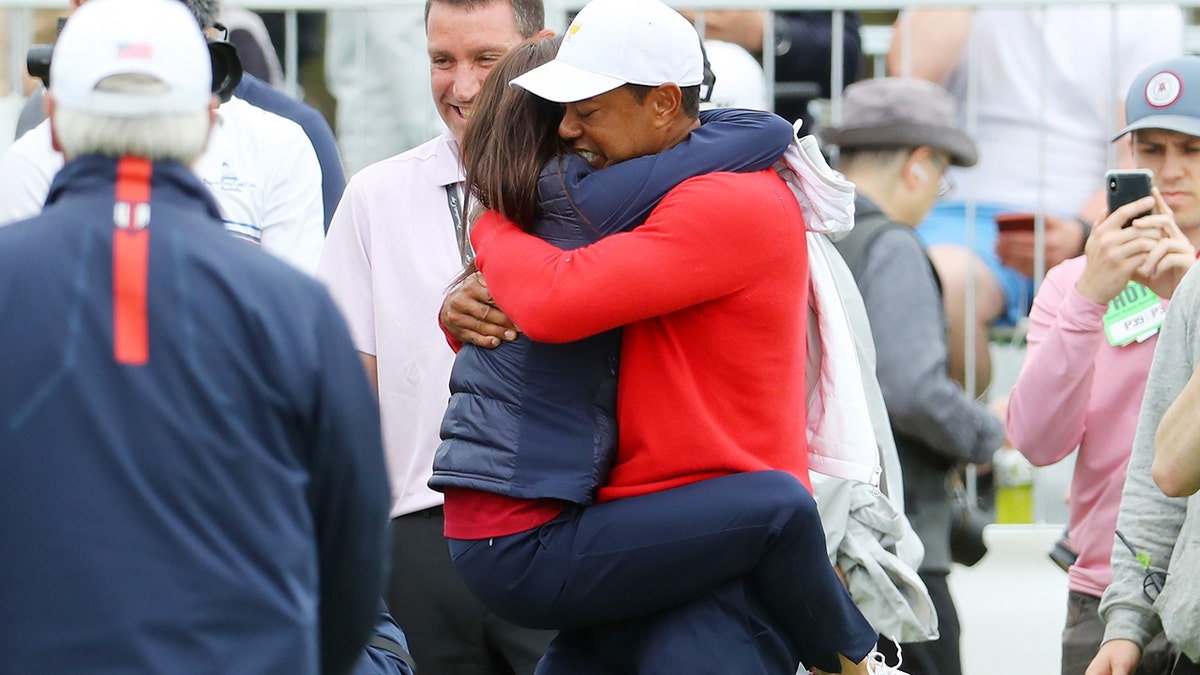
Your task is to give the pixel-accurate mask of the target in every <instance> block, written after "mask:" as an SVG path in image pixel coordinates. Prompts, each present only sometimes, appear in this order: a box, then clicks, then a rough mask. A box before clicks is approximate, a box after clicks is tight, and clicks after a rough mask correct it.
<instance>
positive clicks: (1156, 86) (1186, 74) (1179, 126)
mask: <svg viewBox="0 0 1200 675" xmlns="http://www.w3.org/2000/svg"><path fill="white" fill-rule="evenodd" d="M1125 119H1126V121H1127V122H1128V123H1129V126H1127V127H1125V128H1124V129H1122V130H1121V132H1120V133H1118V134H1117V135H1116V136H1113V140H1114V141H1115V140H1117V139H1118V138H1120V137H1122V136H1124V135H1125V134H1127V133H1129V132H1131V131H1137V130H1138V129H1166V130H1167V131H1178V132H1179V133H1181V134H1187V135H1189V136H1197V137H1200V56H1179V57H1176V58H1173V59H1168V60H1166V61H1159V62H1158V63H1156V64H1154V65H1152V66H1150V67H1149V68H1147V69H1145V70H1143V71H1142V72H1141V73H1139V74H1138V76H1137V77H1136V78H1134V80H1133V84H1132V85H1130V87H1129V95H1128V96H1126V97H1125Z"/></svg>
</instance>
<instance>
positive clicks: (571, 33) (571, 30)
mask: <svg viewBox="0 0 1200 675" xmlns="http://www.w3.org/2000/svg"><path fill="white" fill-rule="evenodd" d="M578 32H579V24H577V23H574V22H572V23H571V27H570V28H568V29H567V37H566V38H565V39H566V41H567V42H570V41H571V38H573V37H575V34H576V33H578Z"/></svg>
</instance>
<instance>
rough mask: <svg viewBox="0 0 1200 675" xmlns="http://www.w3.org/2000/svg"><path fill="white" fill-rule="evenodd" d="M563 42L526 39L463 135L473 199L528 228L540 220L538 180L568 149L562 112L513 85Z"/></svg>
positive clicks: (487, 85) (502, 66)
mask: <svg viewBox="0 0 1200 675" xmlns="http://www.w3.org/2000/svg"><path fill="white" fill-rule="evenodd" d="M561 42H562V40H561V38H543V39H533V40H526V41H525V42H522V43H521V44H519V45H517V46H516V47H515V48H513V50H512V51H510V52H509V53H508V54H506V55H505V56H504V57H503V58H502V59H500V61H499V62H498V63H497V64H496V65H495V67H493V68H492V72H491V73H490V74H489V75H488V78H487V80H486V81H485V82H484V83H483V89H482V90H481V91H480V92H479V98H478V99H477V100H476V103H475V110H474V112H473V113H472V115H471V122H470V123H469V124H468V125H467V130H466V133H465V134H464V136H463V140H462V147H461V148H460V150H461V154H462V161H463V167H464V169H465V170H466V174H467V185H468V186H469V187H470V189H469V190H468V192H469V193H471V195H470V197H469V198H468V200H469V199H470V198H475V199H478V200H479V201H480V203H482V205H483V206H484V207H485V208H488V209H492V210H495V211H498V212H499V213H500V214H501V215H503V216H504V217H506V218H508V219H509V220H511V221H513V222H514V223H517V224H518V225H519V226H521V227H522V228H523V229H529V228H530V227H532V225H533V221H534V218H535V217H536V216H537V206H538V192H537V184H538V176H540V175H541V173H542V169H543V168H544V167H545V166H546V163H547V162H549V161H550V160H551V159H553V158H554V157H556V156H558V155H559V154H561V153H562V152H564V151H565V150H566V146H565V144H564V143H563V141H562V139H560V138H559V137H558V125H559V122H561V121H562V116H563V109H562V106H560V105H559V104H557V103H552V102H550V101H547V100H545V99H543V98H539V97H537V96H534V95H533V94H531V93H529V92H528V91H525V90H524V89H521V88H520V87H511V86H509V84H508V83H509V82H510V81H511V80H512V79H513V78H515V77H517V76H519V75H522V74H524V73H526V72H528V71H530V70H532V69H534V68H536V67H538V66H540V65H542V64H543V63H546V62H548V61H550V60H552V59H553V58H554V55H555V54H556V53H557V52H558V46H559V44H560V43H561Z"/></svg>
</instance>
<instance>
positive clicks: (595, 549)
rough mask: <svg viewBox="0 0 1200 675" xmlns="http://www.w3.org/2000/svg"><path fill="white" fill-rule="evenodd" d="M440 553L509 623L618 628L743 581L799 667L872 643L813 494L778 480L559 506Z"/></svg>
mask: <svg viewBox="0 0 1200 675" xmlns="http://www.w3.org/2000/svg"><path fill="white" fill-rule="evenodd" d="M449 544H450V555H451V558H453V559H454V564H455V566H456V567H457V569H458V571H459V573H460V574H462V576H463V579H464V581H465V582H466V584H467V586H468V588H470V589H471V591H472V592H474V593H475V594H476V595H477V596H478V597H479V598H480V599H481V600H482V601H483V603H484V604H485V605H487V606H488V607H489V608H490V609H492V611H494V612H496V613H497V614H499V615H500V616H504V617H506V618H508V619H509V620H511V621H513V622H514V623H518V624H520V625H525V626H530V627H534V628H557V629H560V630H566V631H573V630H575V629H583V628H595V627H597V626H602V625H605V624H613V623H617V622H622V621H628V620H630V619H634V618H638V617H644V616H645V615H653V614H658V613H660V612H664V611H667V610H672V609H675V608H678V607H680V606H682V605H687V604H689V603H692V602H695V601H697V600H700V599H701V598H703V597H704V596H706V595H709V594H710V593H712V592H714V591H715V590H717V589H718V588H719V587H721V586H723V585H724V584H727V583H729V582H731V581H735V580H737V579H740V578H742V577H745V580H746V583H747V584H748V587H749V588H750V589H751V590H752V592H753V593H754V594H756V595H757V597H758V599H759V600H761V602H762V603H763V605H764V606H765V607H766V609H767V610H768V612H769V613H770V615H771V618H772V619H773V620H774V621H775V622H776V623H777V625H778V626H779V628H780V630H781V632H782V635H783V639H784V640H785V641H786V642H787V644H788V648H789V650H790V651H791V653H792V654H794V655H796V656H797V657H798V659H799V660H800V661H803V662H804V664H805V665H807V666H816V667H818V668H820V669H822V670H828V671H832V672H837V671H838V669H839V668H840V662H839V660H838V656H837V655H838V654H839V653H841V654H843V655H845V656H846V657H847V658H849V659H851V660H852V661H860V660H862V659H863V658H865V657H866V655H867V654H868V653H869V652H870V650H871V648H872V647H873V646H874V644H875V639H876V635H875V631H874V630H873V629H872V628H871V626H870V624H869V623H868V622H867V621H866V619H864V618H863V616H862V614H861V613H860V612H859V611H858V608H857V607H855V606H854V603H853V601H852V600H851V599H850V595H849V593H847V592H846V589H845V587H844V586H842V584H841V581H840V580H839V579H838V578H837V575H836V574H835V573H834V571H833V568H832V566H831V565H830V564H829V559H828V558H827V557H826V555H825V535H824V531H823V530H822V528H821V521H820V517H819V515H818V513H817V508H816V503H815V502H814V501H813V498H812V495H811V494H809V492H808V490H807V489H806V488H805V487H804V485H803V484H801V483H800V482H799V481H798V480H796V478H795V477H794V476H792V475H790V474H787V473H784V472H780V471H759V472H753V473H741V474H733V475H729V476H722V477H719V478H712V479H709V480H704V481H700V482H697V483H692V484H690V485H685V486H683V487H678V488H674V489H671V490H664V491H661V492H656V493H652V494H648V495H642V496H639V497H630V498H627V499H620V500H616V501H613V502H606V503H603V504H596V505H593V506H589V507H576V508H569V509H568V510H567V511H565V512H564V513H562V514H560V515H559V516H558V517H557V518H555V519H554V520H552V521H550V522H549V523H546V524H545V525H543V526H541V527H538V528H535V529H533V530H530V531H528V532H521V533H518V534H514V535H510V536H507V537H495V538H494V539H481V540H472V541H463V540H453V539H452V540H450V542H449ZM734 619H735V620H737V621H742V620H744V617H734Z"/></svg>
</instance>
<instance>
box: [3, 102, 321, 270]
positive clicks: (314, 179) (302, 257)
mask: <svg viewBox="0 0 1200 675" xmlns="http://www.w3.org/2000/svg"><path fill="white" fill-rule="evenodd" d="M62 165H63V157H62V155H61V154H60V153H59V152H57V151H56V150H54V149H53V147H52V146H51V142H50V122H49V120H46V121H43V122H42V123H41V124H39V125H38V126H36V127H34V128H33V129H31V130H30V131H29V132H27V133H26V134H25V135H24V136H21V138H19V139H17V140H16V141H14V142H13V144H12V146H10V147H9V149H8V151H7V152H6V153H5V154H4V156H3V157H2V158H0V224H5V223H9V222H12V221H14V220H20V219H23V218H28V217H30V216H33V215H36V214H37V213H39V212H40V211H41V210H42V205H43V204H44V203H45V201H46V195H47V194H48V193H49V191H50V182H51V180H52V179H53V178H54V175H55V174H57V173H58V170H59V169H61V168H62ZM193 170H194V171H195V172H196V175H197V176H199V178H200V180H201V181H202V182H203V183H204V184H205V185H207V186H208V188H209V189H210V191H211V192H212V194H213V196H214V197H215V198H216V200H217V204H218V205H219V206H220V209H221V217H222V220H223V221H224V222H225V228H226V229H227V230H229V231H230V232H231V233H233V234H235V235H236V236H238V237H240V238H242V239H245V240H247V241H250V242H252V243H255V244H259V245H261V246H262V247H263V250H265V251H267V252H269V253H272V254H274V255H276V256H278V257H280V258H282V259H283V260H286V261H287V262H289V263H291V264H292V265H294V266H296V267H298V268H300V269H301V270H303V271H304V272H306V273H308V274H312V273H313V272H314V271H315V270H316V267H317V260H318V259H319V258H320V256H321V246H322V243H323V241H324V222H325V221H324V210H323V209H324V207H323V206H322V203H321V167H320V164H318V162H317V154H316V152H315V151H314V150H313V147H312V143H311V142H310V141H309V140H308V136H306V135H305V134H304V130H303V129H301V128H300V125H298V124H296V123H295V122H293V121H291V120H289V119H286V118H284V117H280V116H279V115H276V114H274V113H270V112H267V111H265V110H262V109H261V108H256V107H254V106H252V105H250V104H249V103H246V102H245V101H243V100H241V99H239V98H236V97H234V98H231V99H230V100H229V101H228V102H227V103H224V104H222V105H221V107H220V108H219V109H218V110H217V121H216V124H215V125H214V126H213V132H212V135H211V136H210V138H209V142H208V147H207V148H206V149H205V151H204V154H203V155H201V156H200V158H199V159H198V160H197V161H196V164H195V166H193Z"/></svg>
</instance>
